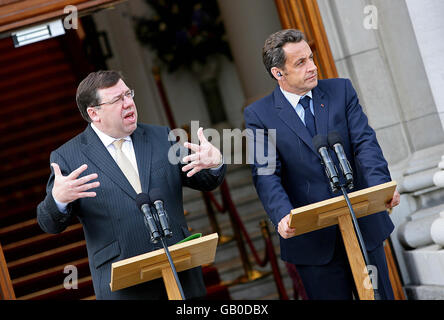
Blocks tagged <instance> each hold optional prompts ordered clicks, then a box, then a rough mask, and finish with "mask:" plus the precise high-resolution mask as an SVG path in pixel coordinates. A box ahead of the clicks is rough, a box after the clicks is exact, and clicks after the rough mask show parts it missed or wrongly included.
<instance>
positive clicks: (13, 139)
mask: <svg viewBox="0 0 444 320" xmlns="http://www.w3.org/2000/svg"><path fill="white" fill-rule="evenodd" d="M83 123H84V120H83V119H82V118H81V117H80V115H79V114H77V113H76V114H73V115H70V116H68V115H67V116H65V117H63V119H61V120H59V121H50V122H48V121H45V122H43V123H40V125H39V126H30V127H27V128H24V129H23V130H20V131H19V132H14V133H13V134H9V135H8V136H4V137H0V145H1V146H2V147H4V148H7V147H8V146H12V145H14V144H18V143H23V141H32V140H33V139H36V137H39V139H41V138H43V137H46V136H52V135H55V134H57V132H63V131H66V130H70V129H71V128H77V127H78V126H80V125H83Z"/></svg>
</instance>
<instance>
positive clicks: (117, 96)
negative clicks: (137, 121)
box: [111, 89, 130, 99]
mask: <svg viewBox="0 0 444 320" xmlns="http://www.w3.org/2000/svg"><path fill="white" fill-rule="evenodd" d="M128 91H130V89H128V90H125V91H124V92H122V93H121V94H118V95H116V96H114V97H112V98H111V99H115V98H120V97H121V96H122V94H125V93H127V92H128Z"/></svg>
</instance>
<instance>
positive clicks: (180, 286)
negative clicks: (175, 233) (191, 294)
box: [154, 210, 185, 300]
mask: <svg viewBox="0 0 444 320" xmlns="http://www.w3.org/2000/svg"><path fill="white" fill-rule="evenodd" d="M154 211H155V213H154V215H155V217H156V219H155V221H156V224H158V221H159V215H158V214H157V210H154ZM159 230H160V229H159ZM159 234H160V242H162V246H163V249H164V250H165V253H166V256H167V258H168V262H169V263H170V267H171V270H172V271H173V275H174V279H175V280H176V284H177V287H178V288H179V292H180V296H181V297H182V300H185V294H184V292H183V289H182V284H181V283H180V280H179V275H178V274H177V271H176V267H175V266H174V262H173V259H172V258H171V254H170V250H169V249H168V245H167V243H166V241H165V238H166V237H165V233H164V231H163V230H162V232H159Z"/></svg>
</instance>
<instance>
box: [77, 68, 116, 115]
mask: <svg viewBox="0 0 444 320" xmlns="http://www.w3.org/2000/svg"><path fill="white" fill-rule="evenodd" d="M120 79H123V76H122V75H121V74H120V72H117V71H113V70H99V71H97V72H91V73H90V74H88V76H87V77H86V78H85V79H83V80H82V82H80V84H79V86H78V87H77V94H76V102H77V107H78V108H79V110H80V113H81V114H82V117H83V119H85V120H86V121H88V122H91V118H90V117H89V115H88V112H87V111H86V109H88V108H89V107H92V106H96V105H98V104H99V103H101V101H100V97H99V95H98V93H97V90H99V89H105V88H109V87H112V86H114V85H115V84H116V83H117V82H119V80H120Z"/></svg>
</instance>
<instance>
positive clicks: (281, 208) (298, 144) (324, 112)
mask: <svg viewBox="0 0 444 320" xmlns="http://www.w3.org/2000/svg"><path fill="white" fill-rule="evenodd" d="M312 93H313V107H314V113H315V120H316V130H317V134H321V135H325V136H326V135H327V134H328V132H330V131H337V132H338V133H339V134H340V135H341V137H342V139H343V141H344V149H345V152H346V155H347V158H348V159H349V162H350V164H351V166H352V169H353V172H354V182H355V188H354V189H353V190H352V191H356V190H360V189H363V188H367V187H371V186H374V185H378V184H381V183H385V182H388V181H390V180H391V178H390V173H389V170H388V166H387V162H386V161H385V159H384V156H383V154H382V150H381V148H380V146H379V144H378V141H377V139H376V135H375V132H374V130H373V129H372V128H371V127H370V126H369V125H368V120H367V117H366V115H365V114H364V112H363V110H362V107H361V106H360V104H359V101H358V97H357V95H356V92H355V90H354V89H353V86H352V84H351V82H350V80H347V79H329V80H319V82H318V85H317V86H316V87H315V88H314V89H313V90H312ZM244 117H245V123H246V127H247V128H248V129H252V132H253V138H252V139H248V140H249V143H256V142H257V141H256V140H258V139H257V137H258V135H257V132H258V131H257V129H263V130H264V131H265V142H267V141H268V140H267V132H268V130H269V129H276V142H275V146H276V159H275V160H276V169H275V170H274V172H273V174H271V175H263V174H258V173H260V169H261V168H263V167H265V166H267V165H268V164H263V163H261V162H260V161H257V160H258V159H257V158H256V157H255V161H254V164H252V173H253V181H254V184H255V187H256V190H257V193H258V195H259V198H260V199H261V201H262V204H263V206H264V208H265V210H266V212H267V214H268V215H269V217H270V219H271V221H272V223H273V225H274V226H275V227H276V228H277V226H278V224H279V221H280V220H281V219H282V218H283V217H284V216H286V215H287V214H289V213H290V211H291V210H292V209H294V208H297V207H301V206H304V205H307V204H311V203H315V202H318V201H322V200H325V199H328V198H332V197H335V196H338V195H339V194H334V193H332V192H331V190H330V186H329V183H328V179H327V177H326V174H325V171H324V168H323V167H322V164H321V158H320V156H319V154H318V152H316V150H315V149H314V147H313V143H312V137H311V136H310V134H309V132H308V130H307V129H306V127H305V125H304V124H303V122H302V121H301V119H300V118H299V116H298V115H297V113H296V111H295V110H294V109H293V107H292V106H291V104H290V103H289V102H288V100H287V99H286V98H285V97H284V95H283V94H282V92H281V90H280V88H279V87H276V89H275V90H274V91H273V93H271V94H270V95H268V96H266V97H264V98H263V99H261V100H258V101H256V102H254V103H253V104H251V105H250V106H248V107H247V108H246V109H245V111H244ZM330 153H331V158H332V159H333V160H334V161H335V164H336V167H337V168H338V170H339V164H338V162H337V159H336V156H335V155H334V153H333V152H330ZM358 221H359V225H360V228H361V232H362V234H363V238H364V241H365V243H366V246H367V249H368V250H372V249H374V248H375V247H376V246H378V245H380V244H381V243H382V241H384V240H385V239H386V238H387V237H388V236H389V235H390V233H391V232H392V231H393V227H394V226H393V223H392V222H391V219H390V217H389V216H388V214H387V212H386V211H384V212H380V213H377V214H373V215H370V216H367V217H364V218H360V219H358ZM336 236H337V226H332V227H328V228H325V229H322V230H318V231H313V232H310V233H307V234H304V235H300V236H296V237H293V238H290V239H283V238H282V237H280V244H281V258H282V259H283V260H284V261H288V262H291V263H294V264H302V265H323V264H326V263H328V262H329V261H330V260H331V258H332V256H333V251H334V247H335V239H336Z"/></svg>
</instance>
